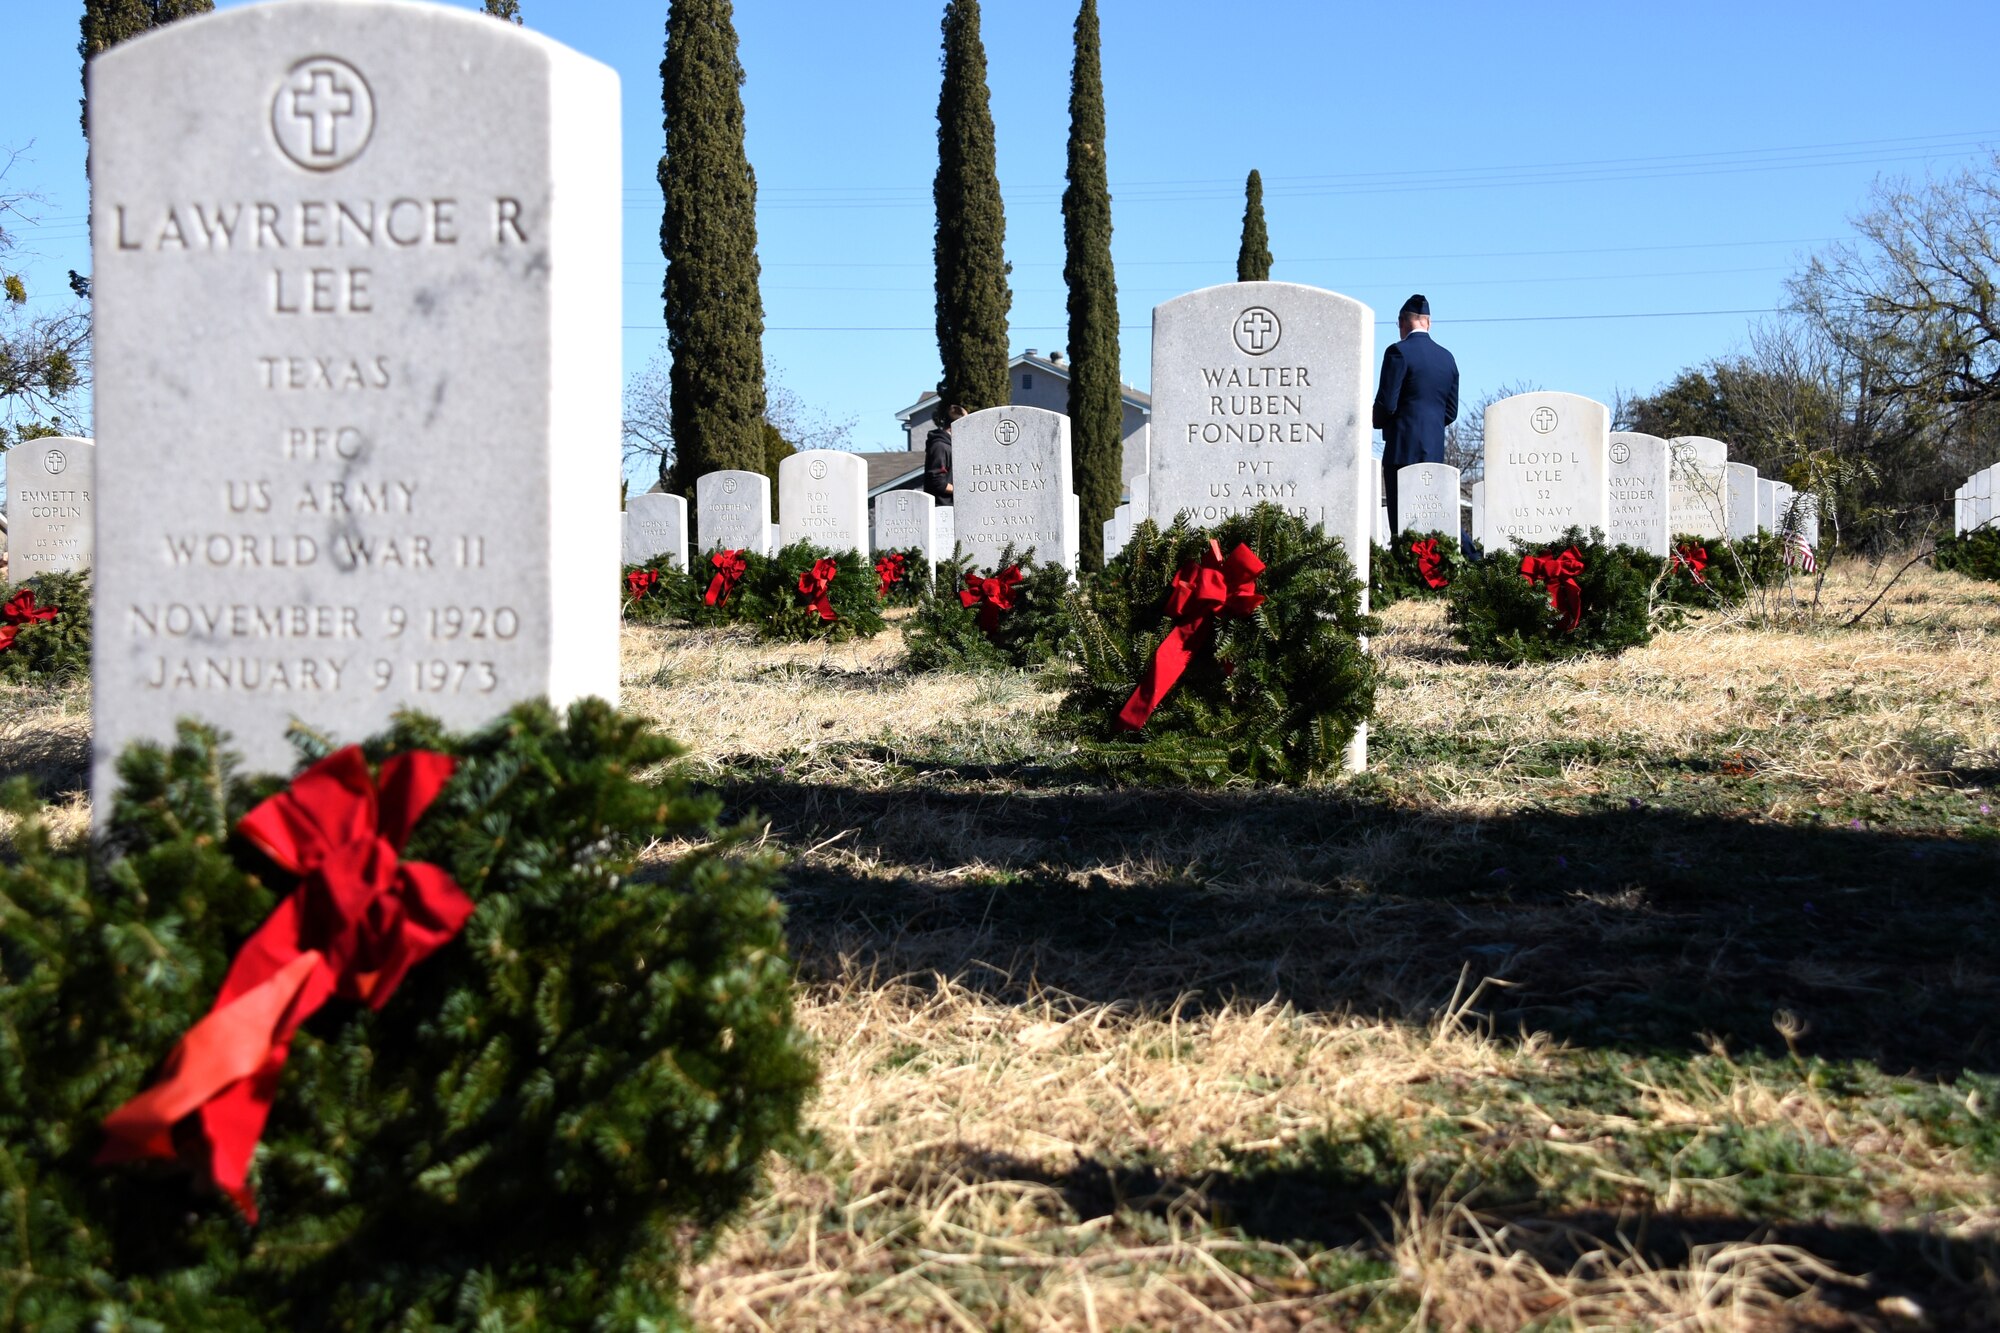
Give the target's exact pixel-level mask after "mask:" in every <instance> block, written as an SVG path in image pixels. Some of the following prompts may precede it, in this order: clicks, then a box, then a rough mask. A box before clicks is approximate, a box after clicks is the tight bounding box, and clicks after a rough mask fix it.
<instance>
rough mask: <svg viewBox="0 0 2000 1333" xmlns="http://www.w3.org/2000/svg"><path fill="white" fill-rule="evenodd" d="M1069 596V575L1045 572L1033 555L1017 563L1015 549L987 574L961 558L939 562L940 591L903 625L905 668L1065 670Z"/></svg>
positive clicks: (1053, 568)
mask: <svg viewBox="0 0 2000 1333" xmlns="http://www.w3.org/2000/svg"><path fill="white" fill-rule="evenodd" d="M1009 570H1012V571H1013V572H1014V576H1013V577H1011V578H1010V577H1008V571H1009ZM1070 589H1071V584H1070V576H1069V569H1068V567H1067V566H1065V565H1063V564H1061V563H1055V564H1044V563H1042V562H1040V561H1038V560H1036V559H1035V553H1034V551H1033V550H1032V549H1030V550H1029V551H1028V553H1027V554H1026V555H1024V556H1017V555H1016V554H1015V551H1014V548H1013V547H1012V546H1009V547H1008V548H1007V549H1006V550H1005V551H1003V552H1002V553H1001V555H1000V559H999V562H998V563H997V564H996V565H995V566H994V567H993V568H992V569H985V570H981V569H975V568H973V566H972V562H971V560H970V558H968V557H967V556H965V555H964V554H963V552H962V551H961V552H960V553H959V554H957V555H954V556H953V557H952V558H951V559H949V560H944V561H940V562H939V564H938V575H937V586H936V589H935V590H934V591H933V592H932V593H931V595H930V596H928V597H925V598H924V599H923V601H921V602H919V603H918V604H917V613H916V614H915V615H914V616H911V617H910V619H909V620H908V621H907V622H905V624H904V626H903V643H904V645H905V647H906V649H907V654H906V656H905V658H904V664H905V665H906V666H907V667H909V668H910V669H911V670H912V671H961V670H991V669H996V668H1004V667H1016V668H1024V669H1028V670H1034V669H1037V668H1041V667H1047V666H1050V665H1052V664H1058V663H1062V662H1065V661H1066V660H1067V657H1068V653H1069V647H1070V642H1069V641H1070ZM967 598H971V599H972V600H970V601H968V600H967ZM1001 602H1004V603H1005V604H1006V605H1005V606H1004V607H1003V606H1001V605H999V604H998V603H1001Z"/></svg>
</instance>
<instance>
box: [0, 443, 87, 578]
mask: <svg viewBox="0 0 2000 1333" xmlns="http://www.w3.org/2000/svg"><path fill="white" fill-rule="evenodd" d="M96 474H97V446H96V445H94V444H93V443H92V442H91V441H89V440H85V439H80V438H78V437H77V436H74V435H48V436H43V437H41V438H39V439H33V440H23V441H21V442H20V443H19V444H17V445H15V446H14V447H13V449H12V450H10V451H9V452H8V454H7V506H6V513H7V578H8V579H9V580H11V581H13V582H15V583H20V582H22V581H23V580H25V579H29V578H33V577H34V576H35V575H37V574H58V573H72V572H74V571H76V570H79V569H87V568H89V567H90V564H91V559H92V553H93V551H94V550H95V542H94V539H93V536H92V532H93V530H94V529H93V521H94V518H95V515H96V512H97V499H96V496H97V481H96Z"/></svg>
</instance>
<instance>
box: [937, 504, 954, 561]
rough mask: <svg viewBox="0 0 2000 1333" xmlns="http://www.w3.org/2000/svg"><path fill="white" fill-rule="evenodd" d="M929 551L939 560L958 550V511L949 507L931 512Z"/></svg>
mask: <svg viewBox="0 0 2000 1333" xmlns="http://www.w3.org/2000/svg"><path fill="white" fill-rule="evenodd" d="M931 549H932V550H933V551H936V552H937V553H938V558H939V559H940V560H943V559H946V558H948V557H949V556H951V555H952V554H954V553H955V552H956V551H957V550H958V511H957V510H955V509H953V508H952V507H951V506H950V505H939V506H938V507H937V508H935V509H933V510H931Z"/></svg>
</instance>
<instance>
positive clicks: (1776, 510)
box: [1771, 481, 1797, 533]
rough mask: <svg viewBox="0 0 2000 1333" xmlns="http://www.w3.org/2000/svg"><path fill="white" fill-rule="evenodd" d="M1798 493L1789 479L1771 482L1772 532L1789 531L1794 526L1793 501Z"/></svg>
mask: <svg viewBox="0 0 2000 1333" xmlns="http://www.w3.org/2000/svg"><path fill="white" fill-rule="evenodd" d="M1796 495H1797V492H1795V491H1794V490H1793V489H1792V484H1791V483H1790V482H1788V481H1774V482H1772V483H1771V531H1772V532H1776V533H1785V532H1789V531H1790V530H1791V528H1792V527H1793V523H1792V502H1793V500H1794V498H1795V497H1796Z"/></svg>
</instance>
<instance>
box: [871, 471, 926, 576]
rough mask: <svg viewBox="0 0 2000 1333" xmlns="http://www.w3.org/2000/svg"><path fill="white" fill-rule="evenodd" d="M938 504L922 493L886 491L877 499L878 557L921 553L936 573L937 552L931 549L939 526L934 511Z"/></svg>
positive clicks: (876, 544) (876, 546)
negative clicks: (910, 552) (915, 551)
mask: <svg viewBox="0 0 2000 1333" xmlns="http://www.w3.org/2000/svg"><path fill="white" fill-rule="evenodd" d="M936 503H937V502H936V501H935V500H933V499H932V498H931V497H930V496H928V495H926V494H924V492H922V491H884V492H882V494H880V495H878V496H876V497H875V554H877V555H886V554H888V553H889V552H890V551H908V550H918V551H922V552H923V553H924V560H925V562H926V563H927V564H928V565H929V566H930V567H931V570H932V572H936V569H937V556H938V553H937V550H936V548H935V547H934V546H933V545H932V542H933V541H934V540H935V535H936V531H937V525H936V522H935V520H934V517H933V514H932V510H933V509H934V508H935V506H936Z"/></svg>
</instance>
